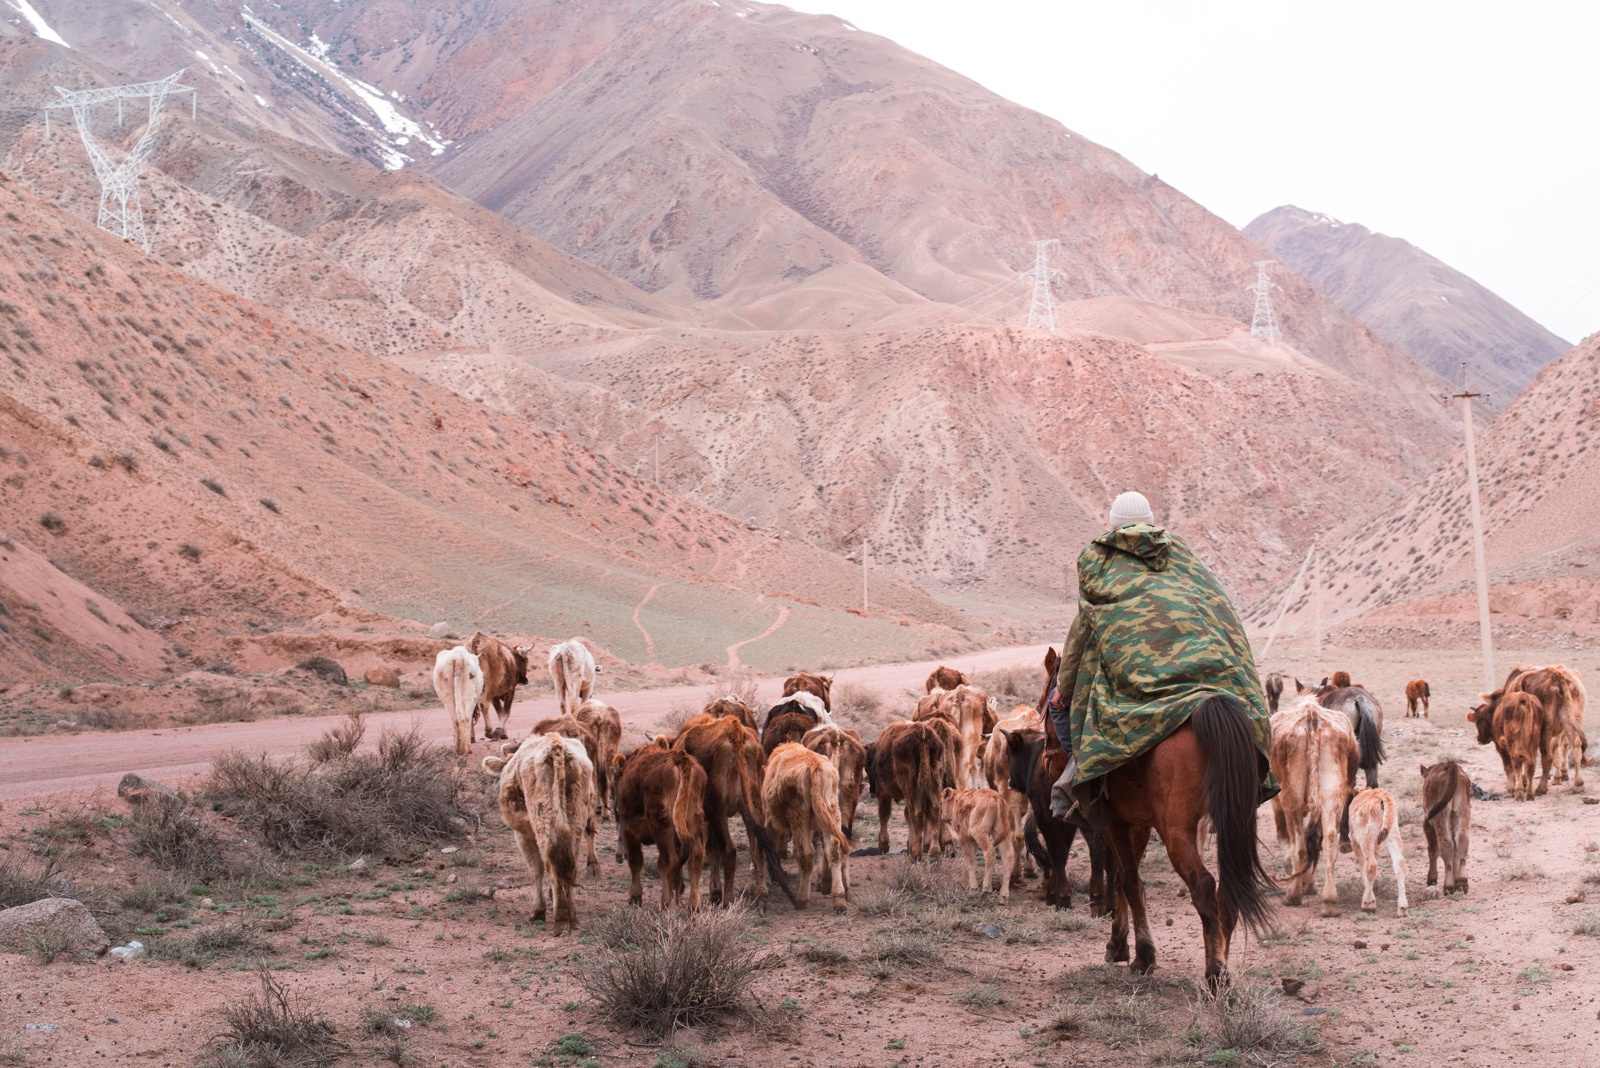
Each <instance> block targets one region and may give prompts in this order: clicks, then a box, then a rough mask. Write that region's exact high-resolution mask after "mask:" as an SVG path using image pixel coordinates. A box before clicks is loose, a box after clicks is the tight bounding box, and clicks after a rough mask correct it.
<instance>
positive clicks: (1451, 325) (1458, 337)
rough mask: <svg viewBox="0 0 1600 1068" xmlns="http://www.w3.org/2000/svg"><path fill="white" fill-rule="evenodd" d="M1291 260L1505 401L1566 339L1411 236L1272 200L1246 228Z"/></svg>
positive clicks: (1439, 365) (1363, 314) (1383, 326)
mask: <svg viewBox="0 0 1600 1068" xmlns="http://www.w3.org/2000/svg"><path fill="white" fill-rule="evenodd" d="M1244 232H1245V233H1246V234H1248V235H1250V236H1251V237H1253V238H1255V240H1257V241H1258V242H1260V243H1261V245H1262V247H1264V248H1265V249H1266V250H1267V251H1268V252H1271V253H1272V254H1273V255H1274V256H1276V257H1277V258H1278V259H1279V260H1281V261H1282V262H1283V263H1285V264H1287V265H1288V266H1289V267H1290V268H1291V269H1293V270H1295V271H1297V272H1299V273H1300V274H1302V275H1304V276H1305V277H1307V278H1309V279H1310V280H1311V281H1312V282H1314V283H1315V284H1316V286H1317V288H1318V289H1320V290H1322V291H1323V292H1324V293H1326V294H1327V295H1328V296H1330V297H1332V298H1333V300H1334V301H1335V302H1336V303H1337V304H1338V305H1339V307H1341V308H1343V309H1344V310H1345V311H1347V312H1349V313H1350V314H1351V315H1353V316H1355V317H1356V318H1357V319H1360V320H1361V321H1362V322H1363V323H1365V324H1366V325H1367V326H1369V327H1371V328H1372V330H1373V331H1374V332H1376V333H1377V334H1378V335H1379V336H1380V337H1383V338H1385V339H1387V340H1388V341H1390V342H1392V343H1393V344H1394V345H1395V346H1396V347H1398V348H1399V349H1400V350H1401V351H1402V352H1404V353H1406V354H1407V355H1409V356H1410V357H1411V358H1412V359H1414V360H1416V361H1417V362H1418V363H1420V364H1422V365H1423V366H1424V367H1427V368H1429V369H1430V370H1432V371H1435V372H1437V373H1438V374H1440V375H1442V376H1444V377H1445V378H1447V379H1450V380H1452V381H1459V379H1460V376H1461V365H1462V363H1465V364H1466V365H1467V372H1468V374H1469V375H1470V376H1471V380H1472V384H1473V387H1474V388H1475V389H1480V390H1483V391H1486V392H1488V393H1489V394H1491V396H1490V403H1491V404H1492V406H1493V407H1495V408H1501V407H1504V406H1505V405H1506V404H1508V403H1509V402H1510V400H1511V398H1512V397H1514V396H1516V394H1517V391H1519V390H1520V389H1522V387H1523V386H1525V385H1527V384H1528V382H1529V381H1530V380H1531V379H1532V378H1533V376H1534V375H1536V374H1538V373H1539V369H1540V368H1541V367H1543V366H1545V365H1546V364H1548V363H1549V362H1550V361H1551V360H1553V359H1555V358H1556V357H1557V356H1560V355H1561V354H1562V353H1563V352H1565V351H1567V349H1568V348H1570V347H1571V346H1570V345H1569V344H1568V343H1567V342H1565V341H1562V340H1561V339H1560V338H1558V337H1556V336H1555V335H1554V334H1552V333H1551V332H1550V331H1548V330H1546V329H1545V328H1544V327H1542V326H1540V325H1539V324H1538V323H1536V322H1534V321H1533V320H1532V319H1530V318H1528V317H1527V316H1526V315H1524V314H1523V313H1522V312H1520V311H1518V310H1517V309H1516V308H1513V307H1512V306H1511V305H1510V304H1508V303H1507V302H1506V301H1504V300H1502V299H1501V298H1500V297H1498V296H1496V295H1495V294H1493V293H1491V292H1490V291H1489V290H1487V289H1485V288H1484V287H1483V286H1481V285H1479V284H1478V283H1477V282H1474V281H1473V280H1472V279H1470V278H1468V277H1467V276H1466V275H1464V274H1462V273H1461V272H1460V271H1457V270H1456V269H1454V268H1453V267H1450V266H1449V265H1447V264H1444V263H1441V262H1440V261H1438V260H1436V259H1434V258H1433V257H1432V256H1430V255H1428V254H1427V253H1426V252H1424V251H1422V250H1421V249H1420V248H1417V247H1416V246H1415V245H1413V244H1411V243H1410V242H1409V241H1403V240H1401V239H1400V238H1398V237H1390V236H1388V235H1387V234H1376V233H1373V232H1372V231H1371V230H1368V229H1367V228H1366V227H1365V226H1362V225H1360V224H1359V223H1344V222H1340V221H1339V220H1337V219H1333V218H1330V217H1328V216H1326V215H1318V214H1314V213H1312V212H1309V211H1305V210H1303V209H1301V208H1296V207H1292V206H1288V205H1286V206H1284V207H1281V208H1274V209H1272V210H1271V211H1269V212H1267V213H1266V214H1265V215H1262V216H1260V217H1259V218H1257V219H1255V220H1254V221H1253V222H1251V223H1250V225H1249V226H1246V227H1245V228H1244Z"/></svg>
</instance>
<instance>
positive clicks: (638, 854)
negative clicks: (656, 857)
mask: <svg viewBox="0 0 1600 1068" xmlns="http://www.w3.org/2000/svg"><path fill="white" fill-rule="evenodd" d="M622 844H623V846H624V847H625V848H626V849H627V852H628V904H630V905H642V904H644V879H643V878H642V873H643V872H644V843H643V842H641V841H639V839H637V838H635V837H634V836H633V835H631V834H628V833H627V832H626V831H624V832H623V833H622Z"/></svg>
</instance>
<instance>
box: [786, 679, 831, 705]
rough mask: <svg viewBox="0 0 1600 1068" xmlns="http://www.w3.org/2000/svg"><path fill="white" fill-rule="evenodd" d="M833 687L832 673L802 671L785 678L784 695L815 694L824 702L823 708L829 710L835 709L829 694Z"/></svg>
mask: <svg viewBox="0 0 1600 1068" xmlns="http://www.w3.org/2000/svg"><path fill="white" fill-rule="evenodd" d="M832 689H833V676H832V675H812V674H810V673H808V672H804V671H802V672H800V674H798V675H793V676H790V677H789V678H787V679H784V680H783V696H785V697H793V696H794V695H795V694H797V693H809V694H815V695H816V697H817V698H818V699H819V700H820V701H821V702H822V707H823V709H824V710H826V711H828V712H832V711H833V701H832V700H831V699H830V698H829V696H828V694H829V692H830V691H831V690H832Z"/></svg>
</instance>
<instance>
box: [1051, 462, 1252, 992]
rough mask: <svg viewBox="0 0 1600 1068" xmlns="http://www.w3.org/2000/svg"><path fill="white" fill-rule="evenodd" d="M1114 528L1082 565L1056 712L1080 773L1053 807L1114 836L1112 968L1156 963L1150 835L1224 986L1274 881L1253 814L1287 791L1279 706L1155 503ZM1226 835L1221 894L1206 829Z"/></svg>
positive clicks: (1123, 507)
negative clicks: (1184, 892)
mask: <svg viewBox="0 0 1600 1068" xmlns="http://www.w3.org/2000/svg"><path fill="white" fill-rule="evenodd" d="M1111 527H1112V529H1111V531H1110V532H1109V533H1107V534H1104V535H1102V536H1101V537H1098V538H1096V539H1095V540H1094V541H1093V542H1092V543H1091V544H1090V545H1089V547H1088V548H1087V549H1085V550H1084V551H1083V553H1082V555H1080V556H1079V557H1078V616H1077V619H1075V620H1074V621H1073V624H1072V629H1071V630H1070V631H1069V633H1068V635H1067V640H1066V642H1065V644H1064V647H1063V648H1062V650H1061V667H1060V669H1059V670H1058V671H1057V674H1056V690H1055V693H1053V694H1052V695H1051V697H1050V700H1049V702H1048V703H1049V710H1050V718H1051V726H1052V727H1053V728H1054V730H1053V731H1052V732H1051V733H1052V734H1053V735H1054V736H1055V737H1057V738H1059V739H1061V740H1062V742H1063V744H1066V743H1067V742H1068V741H1069V740H1070V749H1071V754H1072V760H1071V762H1069V763H1068V765H1067V770H1066V771H1065V772H1064V773H1063V774H1062V776H1061V779H1060V780H1059V781H1058V782H1057V783H1056V786H1055V793H1054V795H1053V799H1052V800H1053V803H1052V809H1054V810H1055V811H1056V812H1057V814H1058V815H1066V813H1067V810H1068V809H1070V808H1072V807H1073V806H1074V805H1075V806H1077V808H1078V813H1077V818H1079V819H1082V820H1085V821H1086V822H1088V823H1089V824H1090V825H1092V826H1094V827H1096V828H1099V829H1101V830H1102V831H1103V832H1104V834H1105V836H1106V840H1107V844H1108V845H1109V846H1110V848H1111V853H1112V856H1113V857H1114V858H1115V860H1116V867H1117V873H1116V878H1115V881H1114V887H1113V890H1114V900H1115V911H1114V913H1113V919H1112V925H1111V938H1110V940H1109V941H1108V942H1107V944H1106V960H1108V961H1126V960H1128V923H1129V917H1130V913H1131V916H1132V921H1133V929H1134V938H1135V942H1136V950H1135V954H1134V957H1133V963H1132V967H1133V969H1134V970H1135V971H1139V972H1147V971H1149V970H1150V969H1151V968H1152V967H1154V965H1155V957H1156V951H1155V943H1154V941H1152V939H1151V937H1150V929H1149V925H1148V923H1147V921H1146V916H1145V901H1144V887H1143V884H1142V883H1141V881H1140V879H1139V863H1140V861H1141V860H1142V859H1143V857H1144V851H1145V847H1146V845H1148V843H1149V841H1150V832H1151V831H1152V830H1153V831H1155V832H1156V833H1157V834H1159V835H1160V836H1161V841H1162V844H1163V845H1165V846H1166V850H1167V856H1168V857H1170V858H1171V860H1172V867H1173V869H1174V870H1175V871H1176V872H1177V873H1178V875H1179V876H1180V877H1181V878H1182V879H1183V881H1184V882H1185V884H1187V885H1188V887H1189V896H1190V899H1191V900H1192V901H1193V903H1194V907H1195V911H1196V912H1198V913H1199V914H1200V924H1201V928H1202V930H1203V933H1204V937H1205V958H1206V979H1207V981H1208V982H1210V983H1211V985H1212V986H1213V987H1215V986H1217V985H1218V984H1220V983H1222V982H1225V981H1226V978H1227V960H1228V944H1229V941H1230V939H1231V938H1232V936H1233V931H1234V928H1235V926H1236V925H1237V924H1238V922H1239V921H1241V920H1242V921H1243V922H1244V923H1245V925H1246V926H1248V927H1251V928H1253V929H1259V928H1260V927H1261V926H1262V925H1263V924H1264V922H1265V920H1266V917H1267V912H1268V904H1267V892H1268V890H1267V888H1268V887H1269V886H1270V885H1271V880H1270V879H1269V877H1268V876H1267V874H1266V872H1265V871H1264V870H1263V869H1262V866H1261V861H1260V857H1259V855H1258V853H1257V847H1256V807H1257V806H1258V805H1259V804H1261V803H1262V802H1265V801H1267V800H1268V799H1269V798H1271V797H1272V795H1273V794H1275V793H1277V784H1276V783H1275V782H1274V781H1273V780H1272V776H1271V773H1270V772H1269V771H1268V768H1267V753H1268V751H1269V749H1270V747H1271V744H1272V728H1271V725H1270V722H1269V720H1268V713H1267V703H1266V697H1265V695H1264V694H1263V693H1262V691H1261V682H1260V678H1259V676H1258V675H1257V674H1256V667H1255V659H1254V657H1252V656H1251V653H1250V643H1249V641H1248V639H1247V638H1246V637H1245V633H1244V627H1243V625H1242V624H1241V623H1240V622H1239V617H1238V614H1237V613H1236V612H1235V611H1234V609H1233V604H1232V603H1231V602H1230V601H1229V600H1228V595H1227V594H1226V593H1224V592H1223V590H1222V587H1221V585H1220V584H1219V583H1218V582H1217V580H1216V578H1215V577H1213V576H1212V574H1211V572H1210V571H1208V570H1207V569H1206V567H1205V565H1203V564H1201V563H1200V561H1199V559H1198V558H1197V557H1196V556H1195V554H1194V551H1193V550H1192V549H1190V548H1189V546H1188V545H1187V544H1185V542H1184V541H1183V539H1182V538H1179V537H1177V536H1176V535H1174V534H1171V533H1169V532H1168V531H1166V530H1164V529H1162V528H1161V527H1159V526H1157V525H1156V523H1155V516H1154V515H1153V514H1152V512H1151V510H1150V503H1149V501H1147V500H1146V499H1145V498H1144V496H1143V495H1141V494H1138V493H1124V494H1122V495H1121V496H1120V497H1118V498H1117V499H1116V502H1115V503H1114V504H1113V505H1112V506H1111ZM1202 816H1207V817H1209V818H1210V820H1211V823H1212V825H1213V826H1214V827H1215V828H1216V832H1217V862H1218V868H1219V869H1220V870H1219V873H1218V875H1219V877H1220V882H1219V881H1218V879H1214V878H1213V877H1212V875H1211V873H1210V872H1209V871H1207V870H1206V866H1205V860H1204V856H1203V854H1202V851H1201V843H1200V842H1199V840H1198V835H1197V831H1198V827H1199V824H1200V819H1201V817H1202Z"/></svg>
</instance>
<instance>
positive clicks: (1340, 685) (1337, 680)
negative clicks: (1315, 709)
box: [1332, 671, 1353, 690]
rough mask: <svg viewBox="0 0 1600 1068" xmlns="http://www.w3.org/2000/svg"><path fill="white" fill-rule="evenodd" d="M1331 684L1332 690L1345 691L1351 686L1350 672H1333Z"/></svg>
mask: <svg viewBox="0 0 1600 1068" xmlns="http://www.w3.org/2000/svg"><path fill="white" fill-rule="evenodd" d="M1332 684H1333V688H1334V689H1335V690H1343V689H1347V688H1348V687H1350V686H1351V685H1353V684H1352V683H1351V681H1350V672H1348V671H1335V672H1334V673H1333V680H1332Z"/></svg>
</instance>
